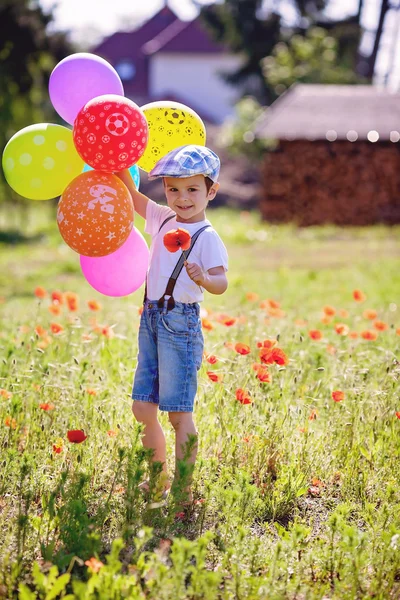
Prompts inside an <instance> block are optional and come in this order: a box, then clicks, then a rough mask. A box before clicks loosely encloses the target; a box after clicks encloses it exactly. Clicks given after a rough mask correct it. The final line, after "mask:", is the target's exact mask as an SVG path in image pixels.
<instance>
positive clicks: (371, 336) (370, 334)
mask: <svg viewBox="0 0 400 600" xmlns="http://www.w3.org/2000/svg"><path fill="white" fill-rule="evenodd" d="M361 337H362V338H363V339H364V340H370V341H374V340H376V338H377V337H378V334H377V332H376V331H373V330H372V329H366V330H365V331H362V332H361Z"/></svg>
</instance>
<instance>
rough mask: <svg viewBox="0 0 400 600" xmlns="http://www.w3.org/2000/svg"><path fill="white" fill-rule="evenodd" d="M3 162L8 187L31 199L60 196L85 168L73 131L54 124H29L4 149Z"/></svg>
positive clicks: (48, 198)
mask: <svg viewBox="0 0 400 600" xmlns="http://www.w3.org/2000/svg"><path fill="white" fill-rule="evenodd" d="M2 163H3V171H4V175H5V177H6V179H7V182H8V184H9V185H10V186H11V187H12V188H13V190H15V191H16V192H17V193H18V194H20V195H21V196H24V197H25V198H30V199H31V200H50V198H55V197H56V196H60V195H61V194H62V193H63V191H64V189H65V188H66V187H67V185H68V184H69V183H70V182H71V181H72V180H73V179H74V178H75V177H77V176H78V175H79V174H80V173H81V172H82V169H83V165H84V162H83V160H82V159H81V157H80V156H79V154H78V153H77V151H76V150H75V146H74V142H73V138H72V130H71V129H67V128H66V127H63V126H62V125H55V124H53V123H37V124H36V125H29V127H24V129H21V130H20V131H18V132H17V133H16V134H14V135H13V137H12V138H11V139H10V141H9V142H8V144H7V145H6V147H5V148H4V152H3V161H2Z"/></svg>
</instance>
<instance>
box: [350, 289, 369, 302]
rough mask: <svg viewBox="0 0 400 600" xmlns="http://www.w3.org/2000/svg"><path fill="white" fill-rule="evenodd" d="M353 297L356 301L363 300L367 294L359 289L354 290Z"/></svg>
mask: <svg viewBox="0 0 400 600" xmlns="http://www.w3.org/2000/svg"><path fill="white" fill-rule="evenodd" d="M353 298H354V300H355V301H356V302H364V301H365V300H366V299H367V296H366V295H365V294H364V292H362V291H361V290H354V291H353Z"/></svg>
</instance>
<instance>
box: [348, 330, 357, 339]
mask: <svg viewBox="0 0 400 600" xmlns="http://www.w3.org/2000/svg"><path fill="white" fill-rule="evenodd" d="M349 338H351V339H352V340H356V339H357V338H358V332H357V331H350V333H349Z"/></svg>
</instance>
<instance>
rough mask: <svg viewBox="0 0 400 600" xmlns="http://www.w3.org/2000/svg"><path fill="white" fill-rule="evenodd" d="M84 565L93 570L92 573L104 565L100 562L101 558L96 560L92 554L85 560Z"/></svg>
mask: <svg viewBox="0 0 400 600" xmlns="http://www.w3.org/2000/svg"><path fill="white" fill-rule="evenodd" d="M85 565H86V566H87V567H89V569H90V570H91V571H93V573H98V572H99V571H100V569H101V567H104V563H102V562H101V560H98V559H97V558H95V557H94V556H92V558H90V559H89V560H85Z"/></svg>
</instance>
